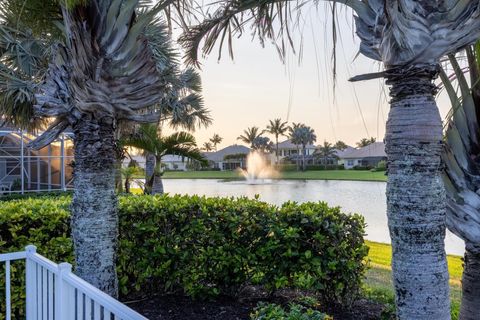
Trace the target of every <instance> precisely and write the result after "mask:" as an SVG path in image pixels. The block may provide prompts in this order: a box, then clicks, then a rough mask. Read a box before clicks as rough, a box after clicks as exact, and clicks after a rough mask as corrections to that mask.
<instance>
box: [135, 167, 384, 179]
mask: <svg viewBox="0 0 480 320" xmlns="http://www.w3.org/2000/svg"><path fill="white" fill-rule="evenodd" d="M139 178H140V177H139ZM163 179H216V180H225V181H241V180H244V179H243V178H241V177H239V176H238V173H237V172H236V171H167V172H165V173H164V175H163ZM271 180H325V181H328V180H333V181H335V180H337V181H367V182H386V181H387V176H386V175H385V172H384V171H377V172H371V171H361V170H316V171H313V170H312V171H288V172H282V173H280V176H279V177H274V178H271Z"/></svg>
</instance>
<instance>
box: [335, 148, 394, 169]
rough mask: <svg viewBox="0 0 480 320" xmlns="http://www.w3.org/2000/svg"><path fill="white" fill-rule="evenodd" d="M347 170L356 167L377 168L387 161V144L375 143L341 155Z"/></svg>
mask: <svg viewBox="0 0 480 320" xmlns="http://www.w3.org/2000/svg"><path fill="white" fill-rule="evenodd" d="M339 158H340V159H341V161H343V165H344V167H345V169H353V168H354V167H372V168H373V167H376V166H377V165H378V163H379V162H380V161H386V160H387V154H386V153H385V144H384V143H383V142H374V143H372V144H369V145H368V146H366V147H363V148H359V149H353V150H350V151H348V150H346V151H345V152H343V153H342V154H340V155H339Z"/></svg>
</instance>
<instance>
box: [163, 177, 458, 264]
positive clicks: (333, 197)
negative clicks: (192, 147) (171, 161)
mask: <svg viewBox="0 0 480 320" xmlns="http://www.w3.org/2000/svg"><path fill="white" fill-rule="evenodd" d="M164 186H165V192H168V193H170V194H177V193H178V194H189V195H193V194H198V195H205V196H220V197H231V196H234V197H240V196H246V197H249V198H253V197H255V195H257V194H258V195H259V196H260V200H262V201H265V202H269V203H272V204H276V205H281V204H282V203H284V202H286V201H296V202H306V201H325V202H327V203H328V204H329V205H330V206H340V207H342V209H343V211H344V212H352V213H360V214H362V215H363V216H364V217H365V221H366V222H367V229H366V233H367V236H366V238H367V239H368V240H372V241H378V242H386V243H389V242H390V237H389V234H388V227H387V216H386V210H387V209H386V196H385V187H386V183H384V182H366V181H333V180H330V181H328V180H275V181H272V182H271V183H264V184H247V183H245V182H244V181H223V180H215V179H165V180H164ZM445 246H446V250H447V253H449V254H457V255H463V253H464V243H463V241H462V240H461V239H459V238H458V237H456V236H455V235H454V234H452V233H450V232H447V235H446V239H445Z"/></svg>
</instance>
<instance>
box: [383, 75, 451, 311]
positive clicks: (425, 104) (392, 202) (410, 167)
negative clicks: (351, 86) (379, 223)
mask: <svg viewBox="0 0 480 320" xmlns="http://www.w3.org/2000/svg"><path fill="white" fill-rule="evenodd" d="M387 75H388V77H387V79H388V80H387V84H389V85H391V88H390V96H391V97H392V100H391V109H390V114H389V118H388V121H387V127H386V136H385V142H386V153H387V155H388V183H387V215H388V226H389V229H390V236H391V239H392V248H393V257H392V258H393V259H392V271H393V279H394V286H395V293H396V302H397V315H398V318H399V319H409V320H411V319H435V320H440V319H442V320H443V319H450V300H449V284H448V270H447V263H446V254H445V249H444V238H445V212H446V206H445V191H444V187H443V184H442V180H441V177H440V169H441V161H440V154H441V150H442V149H441V148H442V122H441V118H440V114H439V112H438V108H437V106H436V103H435V99H434V94H435V93H436V87H435V85H434V84H433V79H434V78H435V77H436V75H437V68H436V66H426V67H425V66H418V67H415V68H409V69H408V70H407V69H395V70H390V71H387Z"/></svg>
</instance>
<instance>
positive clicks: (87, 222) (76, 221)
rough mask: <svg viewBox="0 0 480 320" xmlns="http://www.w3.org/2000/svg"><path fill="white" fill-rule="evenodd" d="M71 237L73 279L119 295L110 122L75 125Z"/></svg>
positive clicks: (86, 118) (85, 119)
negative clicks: (77, 277)
mask: <svg viewBox="0 0 480 320" xmlns="http://www.w3.org/2000/svg"><path fill="white" fill-rule="evenodd" d="M73 131H74V134H75V140H74V144H75V167H74V178H75V179H74V184H75V185H74V187H75V189H74V190H75V191H74V194H73V200H72V205H71V209H72V221H71V225H72V235H73V243H74V247H75V262H76V268H75V273H76V274H77V275H78V276H79V277H81V278H82V279H84V280H86V281H88V282H89V283H91V284H92V285H94V286H95V287H97V288H99V289H100V290H102V291H104V292H106V293H108V294H109V295H111V296H113V297H116V296H117V295H118V284H117V274H116V270H115V261H116V248H117V237H118V217H117V197H116V195H115V172H116V170H115V140H114V122H113V119H112V118H103V119H102V121H98V120H96V119H92V118H91V117H89V116H88V115H84V116H83V117H82V118H81V119H80V120H79V121H78V122H77V123H76V124H75V125H73Z"/></svg>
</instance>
